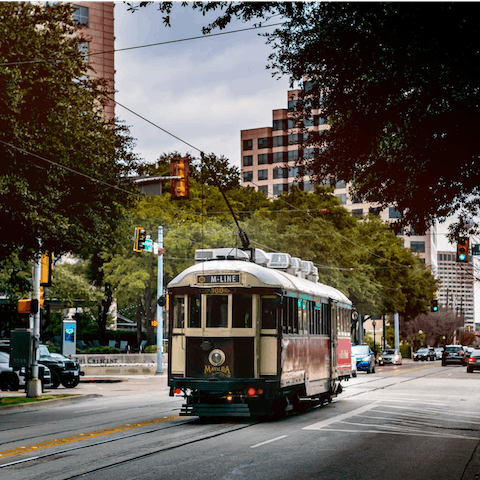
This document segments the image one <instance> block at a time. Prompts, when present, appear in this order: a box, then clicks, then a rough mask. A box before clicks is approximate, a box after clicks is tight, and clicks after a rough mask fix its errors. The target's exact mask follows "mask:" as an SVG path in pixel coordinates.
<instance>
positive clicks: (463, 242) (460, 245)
mask: <svg viewBox="0 0 480 480" xmlns="http://www.w3.org/2000/svg"><path fill="white" fill-rule="evenodd" d="M468 247H469V239H468V237H458V239H457V262H464V263H466V262H468Z"/></svg>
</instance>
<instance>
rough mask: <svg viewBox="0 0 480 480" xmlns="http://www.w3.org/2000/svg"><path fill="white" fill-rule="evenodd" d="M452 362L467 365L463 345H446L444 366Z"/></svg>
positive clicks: (443, 359)
mask: <svg viewBox="0 0 480 480" xmlns="http://www.w3.org/2000/svg"><path fill="white" fill-rule="evenodd" d="M450 363H454V364H455V363H458V364H460V365H465V364H466V361H465V352H464V351H463V347H462V345H446V346H445V350H444V352H443V357H442V366H443V367H445V366H446V365H448V364H450Z"/></svg>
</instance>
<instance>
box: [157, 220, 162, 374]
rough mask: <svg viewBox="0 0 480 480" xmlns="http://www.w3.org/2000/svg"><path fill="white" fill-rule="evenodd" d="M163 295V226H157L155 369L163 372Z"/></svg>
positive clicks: (159, 372)
mask: <svg viewBox="0 0 480 480" xmlns="http://www.w3.org/2000/svg"><path fill="white" fill-rule="evenodd" d="M162 296H163V227H158V261H157V370H156V372H155V373H156V374H162V373H163V306H162V305H160V303H161V302H160V298H161V297H162Z"/></svg>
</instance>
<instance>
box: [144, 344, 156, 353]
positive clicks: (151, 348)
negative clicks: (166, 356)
mask: <svg viewBox="0 0 480 480" xmlns="http://www.w3.org/2000/svg"><path fill="white" fill-rule="evenodd" d="M145 353H157V346H156V345H148V346H146V347H145Z"/></svg>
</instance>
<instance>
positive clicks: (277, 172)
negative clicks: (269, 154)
mask: <svg viewBox="0 0 480 480" xmlns="http://www.w3.org/2000/svg"><path fill="white" fill-rule="evenodd" d="M273 178H274V179H275V178H288V169H287V168H278V167H277V168H274V170H273Z"/></svg>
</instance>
